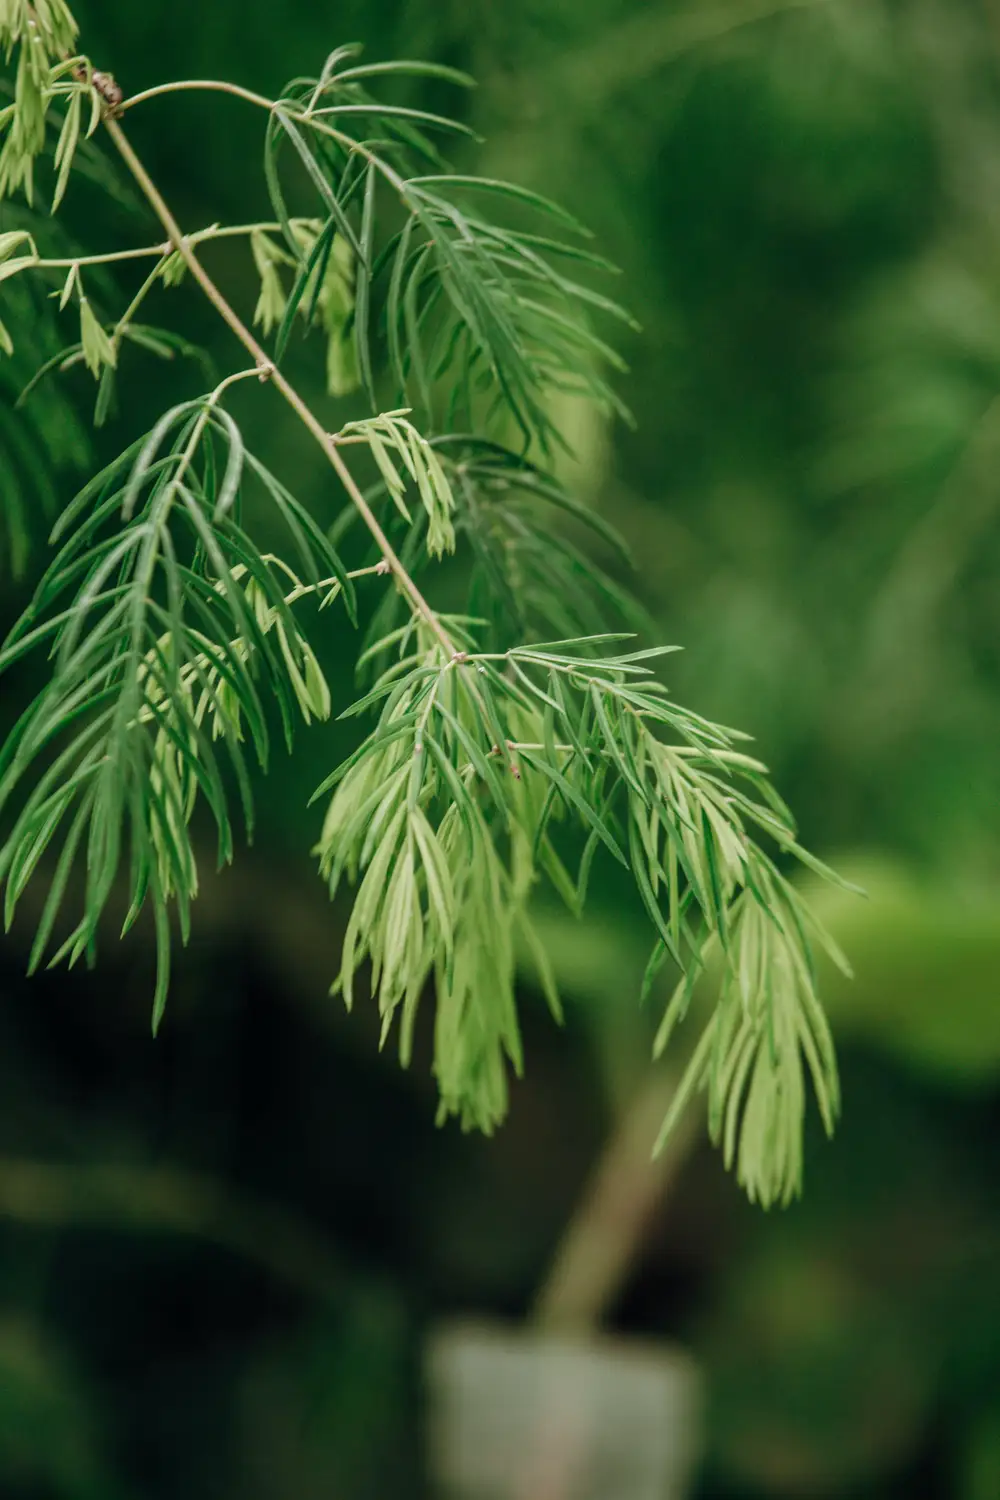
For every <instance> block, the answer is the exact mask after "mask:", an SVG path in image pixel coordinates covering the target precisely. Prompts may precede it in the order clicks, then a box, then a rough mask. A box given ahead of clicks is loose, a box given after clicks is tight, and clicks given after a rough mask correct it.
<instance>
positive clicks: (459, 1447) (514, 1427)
mask: <svg viewBox="0 0 1000 1500" xmlns="http://www.w3.org/2000/svg"><path fill="white" fill-rule="evenodd" d="M427 1381H428V1398H429V1450H430V1465H431V1478H432V1481H433V1490H432V1493H433V1494H434V1495H435V1497H440V1500H682V1497H683V1496H684V1495H686V1494H687V1493H688V1492H689V1486H690V1483H691V1480H692V1478H693V1475H694V1470H695V1466H696V1464H697V1461H698V1458H699V1456H700V1448H701V1430H702V1401H701V1381H700V1378H699V1374H698V1370H697V1368H696V1366H695V1365H694V1362H693V1361H692V1360H691V1358H690V1357H689V1356H688V1355H687V1354H685V1353H684V1352H683V1351H681V1350H677V1349H674V1348H671V1347H669V1346H665V1345H661V1344H656V1343H653V1342H646V1341H644V1340H630V1339H617V1338H605V1337H594V1338H576V1337H572V1336H563V1335H553V1334H549V1333H540V1332H534V1331H531V1330H517V1329H505V1328H503V1327H496V1326H492V1325H487V1324H471V1323H463V1324H449V1325H446V1326H444V1327H442V1328H440V1329H439V1330H438V1331H437V1332H436V1333H435V1334H434V1335H433V1336H432V1338H431V1340H430V1343H429V1345H428V1351H427Z"/></svg>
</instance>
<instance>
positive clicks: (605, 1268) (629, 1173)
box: [533, 1073, 698, 1334]
mask: <svg viewBox="0 0 1000 1500" xmlns="http://www.w3.org/2000/svg"><path fill="white" fill-rule="evenodd" d="M677 1082H678V1080H677V1078H676V1076H675V1075H674V1074H672V1073H668V1074H662V1073H661V1074H658V1075H657V1076H655V1077H653V1078H651V1079H650V1080H649V1082H648V1083H647V1085H646V1087H645V1088H644V1089H642V1090H641V1091H640V1092H639V1093H638V1094H637V1095H636V1096H635V1099H634V1101H633V1103H632V1104H631V1106H630V1107H629V1108H628V1109H627V1110H626V1111H625V1112H624V1114H623V1115H622V1117H621V1119H620V1120H619V1122H618V1124H617V1127H616V1129H615V1130H614V1131H613V1133H612V1135H611V1138H610V1140H609V1141H608V1142H607V1144H606V1146H605V1148H604V1151H603V1152H602V1154H601V1156H600V1158H599V1159H598V1161H597V1164H596V1166H595V1168H594V1171H593V1173H592V1175H591V1178H590V1181H589V1182H588V1184H587V1186H586V1188H585V1189H584V1193H583V1196H582V1198H581V1200H580V1203H579V1205H578V1207H577V1210H576V1212H575V1213H574V1215H573V1217H572V1219H571V1220H570V1223H569V1226H568V1228H567V1229H566V1232H565V1234H564V1236H563V1240H562V1243H561V1245H560V1246H559V1249H558V1251H557V1252H556V1258H555V1261H554V1262H553V1265H552V1269H551V1271H550V1272H549V1275H548V1277H547V1279H546V1281H545V1283H544V1284H543V1286H542V1288H541V1291H540V1292H539V1294H538V1298H537V1300H536V1302H535V1307H534V1314H533V1318H534V1323H535V1326H536V1327H537V1328H539V1329H544V1330H545V1331H546V1332H551V1333H566V1334H588V1333H592V1332H594V1331H595V1330H596V1328H597V1327H598V1325H599V1324H600V1322H601V1321H602V1319H603V1318H604V1316H605V1315H606V1314H607V1313H608V1312H609V1311H610V1309H611V1308H612V1307H613V1305H614V1303H615V1301H616V1299H617V1297H618V1295H619V1294H620V1292H621V1289H622V1286H623V1285H624V1282H625V1279H626V1277H627V1275H628V1272H629V1271H630V1269H631V1268H632V1265H633V1263H634V1261H635V1257H636V1255H637V1253H638V1250H639V1248H640V1246H641V1244H642V1240H643V1236H644V1234H645V1232H646V1230H647V1228H648V1226H649V1223H650V1220H651V1218H652V1216H653V1214H654V1212H655V1211H656V1209H657V1207H658V1205H659V1204H660V1203H661V1201H662V1199H663V1197H664V1195H665V1194H666V1192H667V1191H668V1189H669V1187H670V1186H671V1184H672V1183H673V1182H674V1181H675V1179H676V1177H677V1174H678V1173H679V1171H680V1169H681V1167H682V1166H683V1164H684V1162H685V1161H686V1159H687V1156H688V1154H689V1152H690V1149H691V1147H692V1145H693V1144H694V1141H695V1138H696V1133H697V1125H698V1117H697V1114H696V1112H695V1111H694V1110H690V1109H689V1110H688V1111H687V1112H686V1114H684V1115H683V1116H682V1118H681V1119H680V1121H679V1122H678V1125H677V1128H676V1129H675V1130H674V1132H673V1134H672V1135H671V1136H670V1137H669V1139H668V1140H667V1143H666V1145H665V1147H664V1149H663V1150H662V1151H661V1152H660V1154H659V1156H657V1157H655V1158H654V1157H653V1156H652V1149H653V1142H654V1141H655V1140H656V1137H657V1133H658V1132H659V1129H660V1125H661V1124H662V1122H663V1119H664V1116H665V1115H666V1113H667V1110H668V1109H669V1107H670V1102H671V1100H672V1099H673V1097H674V1094H675V1093H676V1091H677Z"/></svg>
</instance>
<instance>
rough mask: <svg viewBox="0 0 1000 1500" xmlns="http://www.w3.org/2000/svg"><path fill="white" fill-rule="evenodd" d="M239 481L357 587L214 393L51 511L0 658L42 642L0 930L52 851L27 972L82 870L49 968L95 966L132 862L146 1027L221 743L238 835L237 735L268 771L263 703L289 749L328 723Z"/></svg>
mask: <svg viewBox="0 0 1000 1500" xmlns="http://www.w3.org/2000/svg"><path fill="white" fill-rule="evenodd" d="M248 471H249V474H251V475H252V476H254V477H255V478H256V479H257V481H258V482H259V483H260V484H261V485H262V486H263V487H264V488H265V489H266V491H267V492H268V493H269V495H270V496H271V498H272V500H273V502H274V504H275V505H276V507H277V508H278V510H279V511H280V512H281V514H282V516H283V518H284V520H285V522H286V524H287V527H288V530H289V532H290V534H291V536H292V537H293V539H294V542H295V543H296V545H297V548H298V551H299V553H300V556H301V558H302V565H303V567H304V570H305V571H306V573H307V575H308V576H309V577H311V578H312V579H314V580H316V581H318V580H319V568H320V566H321V565H324V566H326V567H327V568H328V569H329V570H332V572H333V573H334V575H335V578H334V580H332V581H331V583H332V586H333V587H334V588H335V589H339V588H340V586H341V581H342V582H343V584H344V585H345V586H346V587H347V589H348V590H350V588H351V585H350V580H348V579H347V578H346V575H345V574H344V573H343V568H342V566H341V564H340V561H339V558H337V556H336V554H335V553H334V552H333V549H332V548H331V547H330V545H329V543H328V542H327V541H326V539H325V537H324V536H323V534H322V533H321V532H320V531H319V529H318V528H317V527H316V525H315V523H314V522H313V521H312V519H311V517H309V515H308V514H307V513H306V512H305V511H304V510H303V509H302V507H301V506H300V505H299V503H298V502H297V501H296V500H295V499H294V498H293V497H292V496H291V495H289V494H288V492H287V491H286V490H285V489H284V488H283V486H282V485H281V484H280V483H279V481H278V480H276V479H275V478H274V476H273V475H271V474H270V472H269V471H268V470H267V469H265V468H264V466H263V465H262V464H260V462H259V461H258V460H257V459H256V458H254V457H253V455H252V454H249V453H248V452H247V451H246V449H245V447H244V444H243V440H242V437H241V436H240V434H239V430H238V428H237V427H236V425H235V423H233V421H232V419H231V418H230V417H229V416H228V414H227V413H226V412H225V411H224V409H222V408H221V407H220V406H219V405H218V402H217V400H216V399H215V393H213V396H210V397H207V398H201V399H198V400H195V401H190V402H185V403H183V404H182V405H180V406H178V407H176V408H174V409H173V410H172V411H170V412H168V413H167V414H166V415H165V416H164V417H163V418H162V419H161V420H160V421H159V422H158V423H157V425H156V426H155V428H154V429H153V430H152V431H151V432H150V433H149V434H148V435H146V436H145V437H144V438H142V439H140V440H138V441H137V442H136V443H133V444H132V445H131V446H130V447H129V448H128V449H127V450H126V451H125V453H123V454H122V455H121V456H120V457H119V458H118V459H116V460H115V461H114V462H113V463H112V464H111V465H109V466H108V468H106V469H105V470H103V471H102V472H101V473H100V474H99V475H97V476H96V477H95V478H94V479H93V480H92V481H91V482H90V483H89V484H88V485H86V486H85V488H84V489H83V490H82V491H81V492H80V494H79V495H78V496H77V497H76V499H75V500H74V501H73V502H72V503H71V504H70V506H69V507H68V508H67V509H66V510H65V511H64V512H63V514H62V516H61V517H60V520H59V522H58V523H57V526H56V528H55V531H54V533H53V540H54V541H55V542H58V543H60V544H61V545H60V546H59V549H58V551H57V552H56V554H55V556H54V558H53V560H52V562H51V564H50V566H49V568H48V569H47V571H46V573H45V575H44V577H43V578H42V580H41V582H40V584H39V586H38V589H37V591H36V593H35V596H34V599H33V601H32V603H31V605H30V606H29V608H28V610H27V611H26V612H25V614H24V615H23V616H22V618H21V620H20V621H19V623H18V625H17V626H16V627H15V629H14V631H13V632H12V633H11V635H10V637H9V638H8V640H7V641H6V643H5V645H4V647H3V650H2V651H0V670H5V669H6V668H7V667H9V666H10V665H11V664H12V663H13V662H14V661H16V660H17V659H18V658H19V657H21V656H23V655H24V654H26V653H27V652H29V651H31V650H33V649H34V648H36V647H38V646H41V645H44V646H46V647H47V648H48V650H49V654H50V657H51V659H52V662H53V673H52V677H51V679H50V681H49V682H48V684H47V685H46V687H45V688H44V689H43V690H42V692H41V693H40V694H39V696H38V697H37V698H36V699H35V701H34V702H33V703H32V704H31V705H30V707H29V708H28V709H27V711H26V712H25V713H24V714H23V715H22V717H21V719H20V721H19V722H18V724H17V726H16V727H15V729H14V731H13V732H12V734H11V735H10V737H9V739H8V740H7V743H6V744H5V746H4V748H3V754H2V756H0V811H2V810H3V809H4V808H5V807H6V806H7V805H8V804H9V803H10V802H11V800H12V799H13V797H14V796H15V795H19V797H20V800H21V805H20V808H19V811H18V813H17V815H16V818H15V821H14V824H13V827H12V830H11V832H10V834H9V836H8V838H7V840H6V842H5V844H4V845H3V848H2V851H0V878H3V879H4V880H5V882H6V903H5V920H6V922H7V924H8V926H9V924H10V922H11V921H12V919H13V916H14V912H15V909H16V906H17V903H18V900H19V899H20V897H21V895H22V894H23V892H24V889H25V887H26V885H27V883H28V881H29V879H30V878H31V876H32V874H33V873H34V872H35V870H36V869H37V867H38V865H39V863H40V861H41V860H42V859H43V857H44V856H45V855H46V853H47V851H48V850H49V848H50V846H52V845H53V844H54V841H61V849H60V852H59V856H58V860H57V864H56V868H55V874H54V875H53V877H52V881H51V884H50V888H49V892H48V896H47V899H46V903H45V907H44V911H43V915H42V918H41V921H40V923H39V927H38V932H37V936H36V939H35V943H34V947H33V950H32V954H31V961H30V964H31V968H32V969H34V968H36V967H37V966H38V964H39V963H40V962H41V961H42V958H43V957H44V955H45V953H46V950H47V948H48V945H49V940H50V937H51V935H52V932H53V929H54V925H55V921H56V917H57V914H58V912H59V909H60V906H61V905H62V903H63V899H64V897H65V895H66V893H67V889H68V884H69V881H70V877H71V874H72V872H73V869H74V866H75V864H76V863H77V862H79V863H80V864H82V865H83V867H84V871H85V873H84V877H83V879H84V889H83V895H82V907H83V910H82V914H81V916H80V918H79V920H78V922H77V924H76V926H75V927H74V928H73V930H72V932H71V933H70V934H69V936H68V937H67V938H66V939H65V940H64V941H63V942H62V943H61V944H60V946H59V947H58V948H57V950H56V953H55V956H54V958H53V959H52V962H58V961H59V960H60V959H62V958H67V959H68V960H69V961H70V962H71V963H72V962H75V961H76V960H77V959H78V958H79V957H80V956H81V955H83V954H87V955H88V957H92V956H93V953H94V948H95V942H96V937H97V931H98V927H99V924H100V920H101V917H102V914H103V912H104V910H105V907H106V906H107V904H108V902H109V900H110V898H111V896H112V893H113V890H114V888H115V885H116V881H117V879H118V877H119V875H120V873H121V871H122V868H123V865H127V868H128V877H127V878H128V888H129V909H128V913H127V916H126V918H125V922H124V928H125V929H128V928H129V927H130V926H131V925H132V924H133V923H134V921H135V920H136V918H137V917H138V915H139V913H140V911H141V910H142V908H143V906H144V905H145V904H146V903H147V901H148V903H149V904H150V905H151V906H152V909H153V913H154V916H155V920H156V930H157V946H158V955H159V958H158V979H157V987H156V998H155V1005H154V1024H156V1023H158V1021H159V1017H160V1014H161V1013H162V1008H163V1004H164V1001H165V998H166V990H167V983H168V975H169V949H170V938H169V926H168V917H167V907H168V903H169V901H170V900H171V899H174V900H175V901H176V904H177V907H178V911H179V915H180V921H181V930H182V934H183V936H184V937H185V938H186V936H187V932H188V926H189V920H190V903H191V901H192V899H193V898H194V896H195V895H196V894H197V889H198V874H197V867H196V861H195V855H194V849H193V845H192V841H191V836H190V832H189V823H190V819H191V815H192V812H193V809H194V804H195V801H196V799H197V797H198V796H199V794H200V795H201V797H202V799H203V800H204V802H205V803H206V805H207V806H208V808H209V810H210V812H211V815H212V817H213V819H214V822H215V825H216V830H217V836H218V851H219V858H220V860H230V859H231V858H232V853H233V832H232V819H231V814H230V810H229V805H228V797H227V792H226V784H225V780H224V776H223V767H222V764H221V762H220V749H221V748H222V747H224V749H225V752H226V761H227V763H228V765H229V767H230V768H231V771H232V772H233V773H234V776H235V781H236V784H237V786H238V788H239V798H240V802H241V805H242V811H243V815H244V820H245V823H246V825H247V828H248V830H249V829H250V827H251V826H252V803H251V795H250V779H249V773H248V767H247V760H246V751H245V746H244V741H245V739H246V738H249V742H250V745H251V746H252V750H253V753H254V756H255V758H256V759H257V760H258V761H259V762H260V763H261V764H262V765H265V764H266V763H267V759H268V752H269V742H270V730H269V728H268V713H267V707H266V704H267V701H269V700H271V699H273V700H274V701H275V702H276V703H277V705H278V709H279V711H280V714H281V718H282V722H283V725H284V729H285V734H286V737H288V738H289V739H290V737H291V731H292V724H293V719H294V716H295V713H296V709H298V710H299V711H300V712H301V713H302V714H303V715H304V716H305V718H306V719H307V720H308V718H309V717H310V715H312V716H317V717H325V716H326V715H327V714H328V713H329V693H328V690H327V689H326V685H325V682H324V681H323V678H322V674H321V673H320V670H319V667H318V664H317V663H316V659H315V656H314V654H313V652H312V650H311V648H310V647H309V645H308V642H307V641H306V639H305V637H304V635H303V633H302V631H301V629H300V626H299V624H298V623H297V621H296V619H295V617H294V615H293V614H292V612H291V609H290V608H289V606H288V604H287V603H286V599H285V594H286V591H287V584H288V579H287V577H286V576H285V574H284V573H283V572H282V571H281V570H279V569H276V568H274V567H273V566H272V565H271V564H270V563H269V562H268V561H267V560H266V559H265V558H264V557H263V556H262V555H261V554H260V553H259V551H258V550H257V548H256V546H255V544H254V542H253V541H252V539H251V538H250V536H249V535H248V534H247V532H246V531H245V530H244V528H243V527H242V526H241V524H240V521H239V492H240V488H241V485H242V484H243V482H244V480H245V478H246V477H247V473H248ZM293 581H294V582H297V580H294V579H293ZM349 597H353V596H352V595H349ZM275 640H276V641H277V642H278V650H277V651H276V650H275V645H274V642H275ZM262 686H263V687H264V688H265V689H266V691H265V693H264V694H263V695H262V691H261V688H262Z"/></svg>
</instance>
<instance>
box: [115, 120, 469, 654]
mask: <svg viewBox="0 0 1000 1500" xmlns="http://www.w3.org/2000/svg"><path fill="white" fill-rule="evenodd" d="M104 125H105V129H106V130H107V132H108V134H109V135H110V137H111V139H112V141H113V142H114V145H115V147H116V149H117V150H118V153H119V155H120V156H121V157H122V160H123V161H124V162H125V165H126V166H127V167H128V169H129V171H130V173H131V174H132V176H133V178H134V179H135V182H136V184H137V186H138V187H139V189H140V190H141V192H142V194H143V196H144V197H145V198H146V201H147V202H148V203H149V205H150V207H151V208H152V209H153V211H154V213H155V214H156V216H157V218H158V219H159V220H160V223H161V224H162V225H163V227H164V229H165V230H166V233H167V237H168V238H169V240H170V243H171V245H173V247H174V249H175V250H176V251H177V252H178V254H179V255H180V256H181V258H182V259H183V261H184V263H185V265H186V266H187V268H188V270H189V271H190V272H191V275H192V276H193V277H194V279H195V280H196V281H197V282H198V285H199V286H200V287H201V289H202V291H203V292H204V293H205V296H206V297H207V298H208V300H209V302H210V303H211V304H212V306H213V307H214V308H215V310H216V312H217V313H218V314H219V316H220V317H221V318H222V320H223V321H224V322H225V323H226V324H227V325H228V327H229V328H230V329H231V330H232V332H233V333H234V334H235V335H236V337H237V338H238V339H239V341H240V343H241V344H242V345H243V347H244V348H245V349H246V350H247V352H248V353H249V354H250V355H251V357H252V358H253V360H254V362H255V364H256V366H257V369H258V371H259V373H260V378H261V380H270V381H271V382H272V383H273V384H274V385H275V386H276V388H277V390H278V391H279V392H280V394H281V395H282V396H283V397H284V399H285V401H286V402H287V403H288V405H289V406H290V407H291V408H292V410H293V411H294V412H295V414H296V416H297V417H298V418H299V420H300V421H301V422H302V424H303V426H304V427H306V428H307V429H308V431H309V433H310V434H311V435H312V437H313V438H314V439H315V441H316V442H317V443H318V445H319V447H320V448H321V449H322V450H323V452H324V454H325V455H326V458H327V460H328V461H329V463H330V465H331V467H332V468H333V470H334V472H335V473H336V475H337V478H338V479H339V480H340V482H341V484H342V485H343V486H344V489H345V490H346V491H347V493H348V495H349V496H350V498H351V501H352V502H353V504H354V506H355V507H356V509H357V511H358V513H359V514H360V516H361V518H362V520H363V521H364V523H365V525H366V526H367V528H368V530H369V532H370V534H371V536H372V537H373V539H374V541H375V543H376V544H377V546H378V548H379V550H380V551H381V553H382V556H383V557H384V559H385V561H386V562H387V564H388V565H389V568H390V570H391V571H392V573H393V575H394V576H395V578H396V580H397V582H398V584H399V586H400V588H401V589H402V590H403V592H404V593H405V594H406V595H407V597H408V598H409V600H410V603H411V604H412V606H413V608H414V610H415V611H416V612H417V613H418V614H419V615H420V616H421V618H422V619H423V620H424V621H426V623H427V625H428V627H429V628H430V629H431V631H432V632H433V633H434V635H435V636H436V637H437V639H438V641H439V642H440V643H441V645H442V647H443V648H444V650H445V652H446V653H447V655H448V656H453V655H454V654H455V646H454V643H453V642H452V640H451V637H450V636H449V635H448V633H447V631H446V630H445V629H444V627H443V626H442V624H441V622H440V620H439V619H438V617H437V614H436V613H435V611H434V610H433V609H432V608H431V606H430V604H429V603H428V602H427V600H426V599H425V598H424V596H423V594H422V593H421V591H420V589H419V588H418V587H417V585H416V583H415V582H414V581H413V579H412V578H411V576H410V574H409V573H408V572H407V570H406V568H405V567H404V566H403V563H402V561H401V560H400V558H399V555H398V553H397V552H396V550H395V548H394V547H393V545H392V543H391V542H390V541H389V538H388V537H387V536H386V534H385V532H384V531H383V529H382V527H381V526H380V524H379V522H378V518H377V517H376V515H375V513H374V511H373V510H372V508H371V506H370V505H369V504H368V501H367V500H366V499H365V497H364V495H363V494H362V492H361V490H360V488H359V486H358V484H357V483H356V481H355V479H354V476H353V475H352V474H351V471H350V470H349V469H348V467H347V465H346V464H345V463H344V460H343V458H342V457H341V455H340V453H339V452H338V450H337V445H336V443H335V442H334V440H333V439H332V438H331V437H330V435H329V433H328V432H327V431H326V430H325V428H324V427H323V425H322V423H321V422H320V421H319V419H318V418H317V417H316V416H315V415H314V413H313V411H312V409H311V408H310V407H309V406H308V405H307V404H306V402H305V401H304V400H303V399H302V397H301V396H300V395H299V393H298V391H296V389H295V388H294V386H292V385H291V384H290V383H289V381H288V380H286V378H285V376H284V375H283V374H282V373H281V371H280V370H279V369H278V368H277V366H276V365H275V364H274V363H273V361H272V360H271V359H270V357H269V355H268V354H267V351H266V350H265V349H264V348H263V346H262V345H261V344H260V343H259V342H258V341H257V339H256V338H254V335H253V334H252V333H251V331H250V329H249V328H248V327H247V326H246V324H245V323H244V322H243V320H242V318H240V316H239V314H238V313H237V312H236V310H235V309H234V308H233V307H232V305H231V304H230V303H229V302H228V300H227V299H226V297H225V296H224V295H223V293H222V292H221V291H220V289H219V287H218V286H217V285H216V283H215V282H214V281H213V280H212V278H211V276H209V274H208V272H207V271H206V270H205V268H204V266H203V265H202V264H201V261H200V260H199V259H198V257H197V255H196V254H195V252H194V250H193V249H192V247H191V244H190V242H189V241H188V240H187V238H186V237H185V235H184V232H183V230H182V229H181V227H180V225H179V224H178V223H177V220H176V219H175V218H174V216H173V214H172V213H171V211H170V208H169V206H168V205H167V203H166V201H165V200H164V198H163V196H162V194H161V193H160V191H159V189H158V188H157V186H156V184H155V183H154V182H153V180H152V178H151V177H150V176H149V173H148V172H147V171H146V169H145V167H144V166H143V164H142V162H141V161H140V159H139V157H138V156H137V155H136V153H135V151H134V150H133V148H132V145H131V143H130V142H129V140H128V138H127V137H126V135H125V132H124V131H123V130H122V128H121V126H120V125H119V124H118V122H117V120H114V119H112V118H110V117H107V118H105V121H104Z"/></svg>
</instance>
